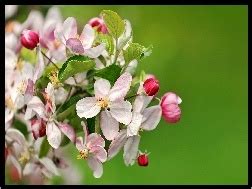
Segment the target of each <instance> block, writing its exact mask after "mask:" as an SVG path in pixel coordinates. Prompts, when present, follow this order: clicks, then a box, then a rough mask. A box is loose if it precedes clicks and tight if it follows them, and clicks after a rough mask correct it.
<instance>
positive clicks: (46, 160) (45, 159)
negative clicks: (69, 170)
mask: <svg viewBox="0 0 252 189" xmlns="http://www.w3.org/2000/svg"><path fill="white" fill-rule="evenodd" d="M39 161H40V163H41V164H42V165H44V166H45V168H46V169H47V170H48V171H50V172H51V173H52V174H54V175H57V176H59V175H60V174H59V171H58V169H57V167H56V166H55V164H54V163H53V161H52V160H51V159H49V158H48V157H43V158H41V159H39Z"/></svg>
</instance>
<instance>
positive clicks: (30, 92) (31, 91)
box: [24, 79, 34, 104]
mask: <svg viewBox="0 0 252 189" xmlns="http://www.w3.org/2000/svg"><path fill="white" fill-rule="evenodd" d="M33 95H34V83H33V81H32V80H31V79H28V83H27V87H26V91H25V95H24V100H25V104H27V103H28V102H29V101H30V100H31V99H32V97H33Z"/></svg>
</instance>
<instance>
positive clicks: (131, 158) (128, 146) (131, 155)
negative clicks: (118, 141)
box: [123, 136, 140, 166]
mask: <svg viewBox="0 0 252 189" xmlns="http://www.w3.org/2000/svg"><path fill="white" fill-rule="evenodd" d="M139 142H140V136H132V137H129V138H128V140H127V141H126V143H125V145H124V153H123V159H124V163H125V165H127V166H128V165H133V164H134V163H135V160H136V158H137V153H138V146H139Z"/></svg>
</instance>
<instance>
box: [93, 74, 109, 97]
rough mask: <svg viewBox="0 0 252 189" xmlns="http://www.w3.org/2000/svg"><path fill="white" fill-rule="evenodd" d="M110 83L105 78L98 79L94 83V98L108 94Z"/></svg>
mask: <svg viewBox="0 0 252 189" xmlns="http://www.w3.org/2000/svg"><path fill="white" fill-rule="evenodd" d="M110 87H111V86H110V83H109V81H108V80H106V79H98V80H96V81H95V83H94V93H95V98H97V99H99V98H104V97H106V96H107V95H108V93H109V90H110Z"/></svg>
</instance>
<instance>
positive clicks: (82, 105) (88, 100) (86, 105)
mask: <svg viewBox="0 0 252 189" xmlns="http://www.w3.org/2000/svg"><path fill="white" fill-rule="evenodd" d="M100 110H101V107H100V106H98V105H97V99H96V98H95V97H85V98H83V99H81V100H79V101H78V102H77V104H76V111H77V115H78V116H79V117H80V118H83V117H85V118H92V117H94V116H96V115H97V114H98V113H99V112H100Z"/></svg>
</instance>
